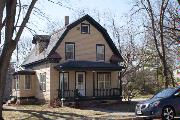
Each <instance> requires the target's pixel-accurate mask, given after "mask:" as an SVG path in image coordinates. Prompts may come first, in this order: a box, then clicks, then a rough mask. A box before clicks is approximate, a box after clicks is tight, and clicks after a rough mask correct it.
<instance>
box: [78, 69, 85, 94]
mask: <svg viewBox="0 0 180 120" xmlns="http://www.w3.org/2000/svg"><path fill="white" fill-rule="evenodd" d="M78 72H83V73H85V74H84V75H85V76H84V77H85V78H84V79H85V93H84V96H86V71H75V89H76V82H77V81H76V77H77V76H76V74H77V73H78Z"/></svg>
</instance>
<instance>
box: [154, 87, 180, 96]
mask: <svg viewBox="0 0 180 120" xmlns="http://www.w3.org/2000/svg"><path fill="white" fill-rule="evenodd" d="M176 90H177V88H168V89H165V90H163V91H161V92H159V93H157V94H156V95H154V96H153V97H154V98H166V97H169V96H171V95H172V94H173V93H174V92H175V91H176Z"/></svg>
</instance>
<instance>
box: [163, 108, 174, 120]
mask: <svg viewBox="0 0 180 120" xmlns="http://www.w3.org/2000/svg"><path fill="white" fill-rule="evenodd" d="M174 115H175V112H174V109H173V108H172V107H169V106H167V107H165V108H163V110H162V119H163V120H173V119H174Z"/></svg>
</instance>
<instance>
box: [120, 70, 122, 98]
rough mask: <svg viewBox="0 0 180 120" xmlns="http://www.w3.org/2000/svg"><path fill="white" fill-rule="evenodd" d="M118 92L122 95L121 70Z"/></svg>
mask: <svg viewBox="0 0 180 120" xmlns="http://www.w3.org/2000/svg"><path fill="white" fill-rule="evenodd" d="M119 92H120V95H121V97H122V72H121V71H120V72H119Z"/></svg>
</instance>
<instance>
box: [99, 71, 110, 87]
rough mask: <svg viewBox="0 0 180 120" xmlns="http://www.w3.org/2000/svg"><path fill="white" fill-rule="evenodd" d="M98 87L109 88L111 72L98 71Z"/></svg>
mask: <svg viewBox="0 0 180 120" xmlns="http://www.w3.org/2000/svg"><path fill="white" fill-rule="evenodd" d="M98 88H99V89H109V88H111V74H110V73H98Z"/></svg>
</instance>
